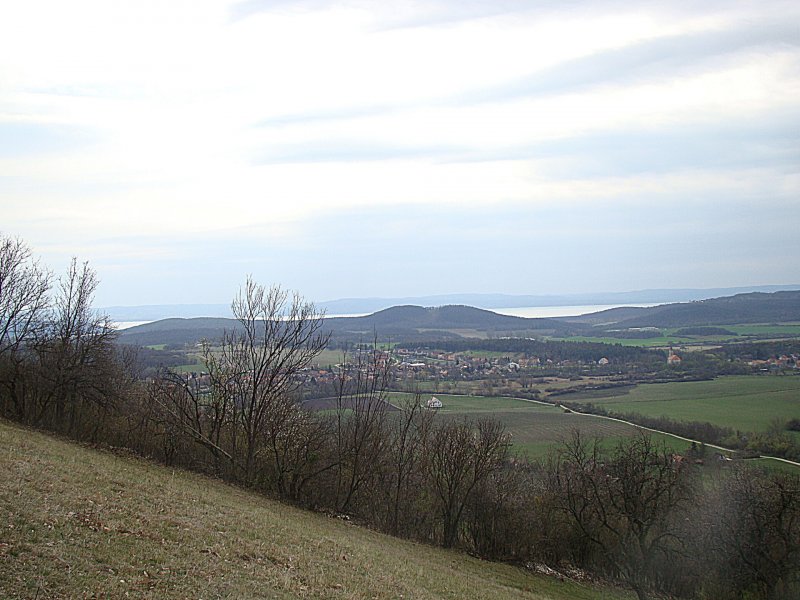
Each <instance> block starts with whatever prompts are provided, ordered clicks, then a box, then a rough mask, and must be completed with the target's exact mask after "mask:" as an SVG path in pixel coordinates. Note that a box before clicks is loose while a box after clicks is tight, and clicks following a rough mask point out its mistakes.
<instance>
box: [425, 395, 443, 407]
mask: <svg viewBox="0 0 800 600" xmlns="http://www.w3.org/2000/svg"><path fill="white" fill-rule="evenodd" d="M425 406H426V407H428V408H442V401H441V400H439V399H438V398H437V397H436V396H431V399H430V400H428V402H427V403H426V404H425Z"/></svg>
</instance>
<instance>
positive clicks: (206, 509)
mask: <svg viewBox="0 0 800 600" xmlns="http://www.w3.org/2000/svg"><path fill="white" fill-rule="evenodd" d="M0 597H2V598H9V599H11V598H30V599H33V598H37V599H45V598H204V599H210V598H339V599H360V598H378V599H388V598H418V599H425V598H464V599H469V598H474V599H478V598H530V599H542V600H544V599H547V598H550V599H553V600H557V599H567V598H570V599H586V600H592V599H601V598H608V599H612V598H623V597H628V596H627V595H625V594H622V593H621V592H619V591H618V590H614V589H601V588H597V587H590V586H588V585H584V584H579V583H574V582H569V581H567V582H561V581H558V580H556V579H553V578H548V577H543V576H538V575H532V574H530V573H529V572H527V571H523V570H521V569H518V568H515V567H512V566H509V565H500V564H494V563H487V562H483V561H479V560H476V559H473V558H470V557H467V556H465V555H463V554H460V553H456V552H447V551H443V550H439V549H436V548H431V547H427V546H424V545H420V544H414V543H410V542H406V541H401V540H397V539H394V538H391V537H387V536H384V535H380V534H377V533H375V532H372V531H369V530H366V529H363V528H360V527H357V526H354V525H352V524H350V523H346V522H342V521H339V520H338V519H332V518H328V517H325V516H322V515H318V514H314V513H310V512H306V511H301V510H297V509H294V508H291V507H288V506H286V505H283V504H280V503H277V502H273V501H271V500H268V499H265V498H263V497H261V496H259V495H256V494H253V493H250V492H247V491H244V490H241V489H238V488H236V487H232V486H229V485H226V484H223V483H220V482H218V481H215V480H213V479H209V478H206V477H202V476H199V475H196V474H192V473H188V472H184V471H180V470H175V471H173V470H170V469H167V468H164V467H161V466H158V465H154V464H151V463H149V462H147V461H145V460H141V459H137V458H134V457H130V456H124V455H119V454H115V453H111V452H108V451H99V450H96V449H91V448H86V447H82V446H79V445H75V444H72V443H69V442H65V441H62V440H59V439H55V438H52V437H49V436H46V435H44V434H41V433H38V432H33V431H30V430H28V429H25V428H22V427H19V426H16V425H12V424H9V423H7V422H4V421H0Z"/></svg>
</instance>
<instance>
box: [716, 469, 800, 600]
mask: <svg viewBox="0 0 800 600" xmlns="http://www.w3.org/2000/svg"><path fill="white" fill-rule="evenodd" d="M715 492H716V493H715V494H714V497H712V501H711V502H710V506H711V507H714V508H713V511H709V512H708V514H707V515H706V516H707V523H705V526H704V528H703V529H704V531H706V532H707V536H708V538H709V541H710V544H709V546H710V549H711V554H712V555H713V556H714V558H715V563H716V564H715V565H714V566H715V567H717V569H719V571H720V572H719V575H718V579H719V580H720V581H721V582H723V584H724V586H725V587H731V586H732V587H733V589H732V590H731V592H732V593H731V595H736V596H737V597H738V596H740V595H742V594H752V595H753V597H758V598H767V599H770V600H773V599H778V598H795V597H797V594H798V593H800V477H798V476H797V475H795V474H793V473H765V472H761V471H758V470H756V469H749V468H738V469H735V470H734V471H733V473H732V474H731V475H730V476H729V477H727V478H726V479H725V480H724V481H723V482H722V483H721V485H719V486H718V488H717V489H716V490H715ZM748 597H750V596H748Z"/></svg>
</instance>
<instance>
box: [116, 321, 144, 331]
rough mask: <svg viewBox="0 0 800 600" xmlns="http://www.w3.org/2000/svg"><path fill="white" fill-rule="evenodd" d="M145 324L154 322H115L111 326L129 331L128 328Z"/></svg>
mask: <svg viewBox="0 0 800 600" xmlns="http://www.w3.org/2000/svg"><path fill="white" fill-rule="evenodd" d="M145 323H152V321H113V322H112V323H111V324H112V325H113V326H114V328H115V329H127V328H128V327H136V326H137V325H144V324H145Z"/></svg>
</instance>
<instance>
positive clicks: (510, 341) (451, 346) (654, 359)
mask: <svg viewBox="0 0 800 600" xmlns="http://www.w3.org/2000/svg"><path fill="white" fill-rule="evenodd" d="M397 347H399V348H409V349H413V348H414V347H415V346H413V345H411V344H397ZM432 348H435V349H437V350H442V351H444V352H467V351H469V350H477V351H487V352H508V353H514V354H516V353H524V354H527V355H529V356H537V357H539V359H540V360H542V361H546V360H552V361H553V362H561V361H565V360H574V361H582V362H595V363H596V362H597V361H598V360H600V359H601V358H607V359H608V360H609V361H610V362H612V363H620V364H628V363H636V362H639V363H648V364H653V365H655V364H656V363H659V364H660V363H663V362H665V361H666V356H667V355H666V354H665V353H664V352H663V351H660V350H647V349H644V348H638V347H635V346H623V345H622V344H601V343H597V342H562V341H554V340H548V341H542V340H531V339H525V338H497V339H483V340H481V339H469V340H453V341H442V342H436V343H435V344H434V345H433V346H432Z"/></svg>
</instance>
